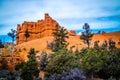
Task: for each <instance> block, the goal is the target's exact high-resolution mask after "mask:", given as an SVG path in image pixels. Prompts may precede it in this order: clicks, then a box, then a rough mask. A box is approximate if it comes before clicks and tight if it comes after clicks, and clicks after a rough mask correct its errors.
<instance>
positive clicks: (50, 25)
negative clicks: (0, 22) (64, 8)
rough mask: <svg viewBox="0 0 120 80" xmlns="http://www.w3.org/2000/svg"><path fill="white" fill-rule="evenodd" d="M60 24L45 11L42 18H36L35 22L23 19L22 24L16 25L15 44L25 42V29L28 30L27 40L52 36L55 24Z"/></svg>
mask: <svg viewBox="0 0 120 80" xmlns="http://www.w3.org/2000/svg"><path fill="white" fill-rule="evenodd" d="M56 25H58V26H59V27H60V25H59V24H58V23H57V22H56V21H55V20H54V19H52V18H51V17H50V16H49V15H48V14H47V13H46V14H45V17H44V20H38V21H37V22H27V21H24V23H23V24H22V25H20V24H18V25H17V37H16V44H20V43H23V42H26V37H25V35H24V34H25V31H26V30H28V32H29V35H30V36H29V37H28V38H27V41H30V40H33V39H38V38H42V37H45V36H53V32H54V31H55V26H56Z"/></svg>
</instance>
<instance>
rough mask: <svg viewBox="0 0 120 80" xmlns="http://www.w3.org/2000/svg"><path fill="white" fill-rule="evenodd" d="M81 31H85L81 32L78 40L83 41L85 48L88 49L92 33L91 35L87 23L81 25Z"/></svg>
mask: <svg viewBox="0 0 120 80" xmlns="http://www.w3.org/2000/svg"><path fill="white" fill-rule="evenodd" d="M83 29H84V30H85V31H84V32H82V35H81V36H80V39H82V40H83V41H84V43H85V44H87V46H88V48H89V47H90V40H91V39H92V36H93V33H91V30H90V26H89V24H88V23H85V24H84V25H83Z"/></svg>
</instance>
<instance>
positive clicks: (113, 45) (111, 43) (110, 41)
mask: <svg viewBox="0 0 120 80" xmlns="http://www.w3.org/2000/svg"><path fill="white" fill-rule="evenodd" d="M108 43H109V50H113V49H115V48H116V46H115V44H116V43H115V42H114V41H113V40H111V39H109V42H108Z"/></svg>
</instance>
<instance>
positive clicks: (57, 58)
mask: <svg viewBox="0 0 120 80" xmlns="http://www.w3.org/2000/svg"><path fill="white" fill-rule="evenodd" d="M56 53H57V54H54V55H53V57H52V58H51V60H50V61H49V63H48V65H47V66H46V73H45V76H46V77H49V76H51V75H53V74H54V73H56V74H61V73H62V72H63V71H69V70H71V69H73V68H76V67H79V66H80V62H79V60H78V59H77V57H76V56H75V54H74V53H71V52H70V51H68V50H67V49H62V50H60V51H59V52H56Z"/></svg>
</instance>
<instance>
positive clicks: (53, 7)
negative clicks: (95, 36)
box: [0, 0, 120, 35]
mask: <svg viewBox="0 0 120 80" xmlns="http://www.w3.org/2000/svg"><path fill="white" fill-rule="evenodd" d="M45 13H49V15H50V16H51V17H52V18H53V19H55V20H57V21H58V22H59V24H60V25H61V26H63V27H65V28H67V29H68V30H71V29H73V30H76V31H77V32H78V33H79V32H80V31H81V30H82V26H83V24H84V23H85V22H87V23H88V24H89V25H90V27H91V29H92V30H93V31H98V30H105V31H107V32H111V31H120V0H0V35H6V34H7V33H8V32H9V31H10V29H11V28H13V29H16V26H17V24H22V23H23V22H24V21H37V20H40V19H43V18H44V14H45Z"/></svg>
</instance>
